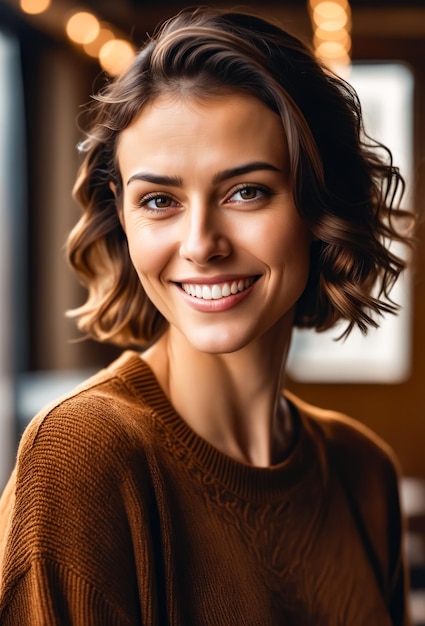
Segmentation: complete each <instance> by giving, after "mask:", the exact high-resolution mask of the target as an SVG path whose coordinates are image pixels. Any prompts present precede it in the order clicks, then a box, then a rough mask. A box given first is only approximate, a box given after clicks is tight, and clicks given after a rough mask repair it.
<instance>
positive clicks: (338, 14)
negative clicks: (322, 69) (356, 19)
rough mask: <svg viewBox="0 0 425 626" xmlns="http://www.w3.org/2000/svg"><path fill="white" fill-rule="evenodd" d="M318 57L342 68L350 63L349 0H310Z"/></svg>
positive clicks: (329, 64)
mask: <svg viewBox="0 0 425 626" xmlns="http://www.w3.org/2000/svg"><path fill="white" fill-rule="evenodd" d="M309 9H310V16H311V21H312V25H313V35H314V36H313V42H314V49H315V52H316V55H317V57H318V58H319V59H320V60H321V61H322V62H323V63H324V64H325V65H327V66H328V67H330V68H332V69H337V70H341V68H342V67H343V66H348V65H349V64H350V53H351V9H350V5H349V2H348V0H309Z"/></svg>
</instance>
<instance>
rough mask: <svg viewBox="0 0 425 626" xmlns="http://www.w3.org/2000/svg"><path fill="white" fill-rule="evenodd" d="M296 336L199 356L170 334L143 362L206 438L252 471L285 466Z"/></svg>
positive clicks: (285, 335)
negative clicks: (289, 364) (287, 388)
mask: <svg viewBox="0 0 425 626" xmlns="http://www.w3.org/2000/svg"><path fill="white" fill-rule="evenodd" d="M289 342H290V330H289V329H288V330H287V332H280V333H279V334H278V335H277V337H276V333H270V337H268V336H264V337H261V338H260V339H259V340H257V341H256V342H252V343H251V344H249V345H248V346H246V347H245V348H243V349H242V350H239V351H238V352H235V353H231V354H208V353H204V352H199V351H197V350H196V349H194V348H193V346H191V345H190V344H189V343H188V342H187V341H186V339H185V338H184V337H183V336H182V335H181V334H180V333H179V332H178V331H176V330H175V329H173V328H170V329H169V330H168V331H167V332H166V333H165V334H164V335H163V336H162V337H161V338H160V339H159V341H157V342H156V343H155V344H154V345H153V346H152V347H151V348H150V349H149V350H147V351H146V352H145V353H144V354H143V359H144V360H145V361H146V362H147V363H148V365H150V367H151V368H152V370H153V372H154V373H155V375H156V377H157V378H158V381H159V383H160V385H161V386H162V388H163V390H164V391H165V393H166V395H167V396H168V398H169V399H170V401H171V403H172V404H173V406H174V408H175V409H176V411H177V412H178V413H179V414H180V415H181V417H182V418H183V419H184V420H185V421H186V422H187V424H188V425H189V426H190V427H191V428H192V429H193V430H194V431H195V432H196V433H197V434H198V435H199V436H201V437H202V438H204V439H205V440H206V441H208V442H209V443H210V444H211V445H213V446H214V447H216V448H217V449H219V450H220V451H221V452H223V453H224V454H227V455H228V456H230V457H232V458H234V459H236V460H238V461H240V462H243V463H247V464H250V465H255V466H261V467H268V466H270V465H273V464H275V463H276V462H278V461H281V460H282V459H283V458H284V457H285V456H286V454H287V453H288V451H289V449H290V448H291V445H292V439H293V424H292V418H291V415H290V411H289V407H288V404H287V402H286V400H285V399H284V398H283V397H282V386H283V374H284V366H285V362H286V356H287V352H288V348H289Z"/></svg>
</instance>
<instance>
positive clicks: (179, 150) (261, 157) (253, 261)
mask: <svg viewBox="0 0 425 626" xmlns="http://www.w3.org/2000/svg"><path fill="white" fill-rule="evenodd" d="M117 157H118V163H119V168H120V172H121V176H122V180H123V203H122V215H121V219H122V223H123V226H124V229H125V232H126V234H127V238H128V246H129V251H130V256H131V259H132V262H133V264H134V267H135V269H136V271H137V273H138V276H139V278H140V281H141V283H142V285H143V288H144V290H145V291H146V294H147V295H148V297H149V298H150V299H151V301H152V302H153V304H154V305H155V306H156V307H157V309H158V310H159V311H160V312H161V313H162V314H163V316H164V317H165V318H166V319H167V320H168V322H169V323H170V332H171V333H173V332H176V331H177V332H178V333H180V334H181V335H183V337H184V338H185V339H186V340H187V341H188V342H189V343H190V344H191V345H192V346H193V347H195V348H196V349H198V350H201V351H204V352H209V353H227V352H234V351H236V350H238V349H241V348H243V347H244V346H245V345H247V344H248V343H250V342H252V341H255V340H257V339H259V338H260V337H262V336H264V335H265V334H267V333H270V332H271V333H273V332H276V333H277V335H276V338H277V337H278V335H279V334H281V333H282V329H283V327H285V328H288V326H290V325H291V324H292V319H293V310H294V305H295V303H296V302H297V300H298V298H299V297H300V295H301V294H302V292H303V290H304V287H305V285H306V281H307V277H308V271H309V247H310V234H309V231H308V229H307V227H306V225H305V224H304V222H303V221H302V219H301V218H300V216H299V215H298V213H297V211H296V208H295V205H294V200H293V196H292V191H291V188H290V186H289V179H288V174H287V173H288V150H287V144H286V139H285V135H284V132H283V128H282V125H281V121H280V118H279V117H278V116H277V115H276V114H275V113H273V112H272V111H271V110H269V109H268V108H267V107H265V105H263V104H262V103H261V102H260V101H259V100H257V99H256V98H254V97H251V96H246V95H223V96H217V97H212V98H210V99H208V100H206V101H202V102H200V101H199V100H197V99H188V98H185V99H180V98H178V97H171V96H164V97H161V98H158V99H157V100H155V101H154V102H153V103H151V104H150V105H148V106H146V107H145V108H144V109H143V110H142V112H141V113H140V114H139V116H138V117H137V118H136V119H135V121H134V122H133V123H132V124H131V125H130V126H129V127H128V128H127V129H125V130H124V131H123V132H122V133H121V136H120V139H119V142H118V147H117Z"/></svg>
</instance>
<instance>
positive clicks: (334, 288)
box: [67, 8, 408, 346]
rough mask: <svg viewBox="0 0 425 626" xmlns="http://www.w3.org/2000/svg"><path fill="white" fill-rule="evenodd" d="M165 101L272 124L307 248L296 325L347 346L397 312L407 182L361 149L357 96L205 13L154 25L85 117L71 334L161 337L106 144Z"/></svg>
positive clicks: (266, 28)
mask: <svg viewBox="0 0 425 626" xmlns="http://www.w3.org/2000/svg"><path fill="white" fill-rule="evenodd" d="M170 92H172V93H178V94H182V95H189V96H195V97H207V96H208V95H209V94H210V95H212V94H216V93H220V92H230V93H244V94H250V95H252V96H255V97H256V98H258V99H259V100H261V101H262V102H263V103H264V104H265V105H266V106H268V107H269V108H270V109H271V110H272V111H274V112H276V113H277V114H278V115H279V116H280V118H281V120H282V125H283V128H284V130H285V133H286V137H287V142H288V147H289V160H290V163H289V170H290V174H289V175H290V178H291V181H292V189H293V194H294V199H295V204H296V207H297V210H298V212H299V214H300V215H301V216H302V217H303V218H304V220H305V221H306V223H307V224H308V226H309V228H310V230H311V233H312V235H313V238H314V241H313V243H312V246H311V264H310V275H309V279H308V284H307V287H306V289H305V291H304V294H303V295H302V297H301V298H300V300H299V302H298V304H297V308H296V315H295V325H296V326H298V327H309V328H315V329H316V330H318V331H322V330H326V329H328V328H330V327H332V326H333V325H335V323H336V322H338V321H339V320H346V321H347V327H346V330H345V332H344V333H343V335H347V334H348V333H349V332H350V331H351V330H352V329H353V327H354V326H356V325H357V326H358V327H359V328H360V330H361V331H362V332H366V331H367V328H368V327H369V326H377V319H378V318H379V316H381V315H382V314H383V313H388V312H395V311H396V310H397V306H396V305H395V304H394V303H393V302H392V301H391V300H390V299H389V292H390V289H391V287H392V285H393V284H394V282H395V281H396V279H397V277H398V276H399V274H400V272H401V271H402V270H403V269H404V267H405V262H404V260H403V259H402V258H399V257H398V256H396V255H395V254H394V252H393V251H391V250H390V249H389V244H390V243H391V242H393V241H401V242H404V243H406V242H407V241H408V239H407V236H406V234H405V233H403V232H402V231H401V230H400V223H401V222H403V221H405V220H404V218H405V217H406V216H407V213H406V212H405V211H403V210H402V209H400V206H399V203H400V198H401V195H402V192H403V187H404V182H403V179H402V177H401V175H400V173H399V171H398V169H397V168H396V167H394V166H393V164H392V158H391V153H390V152H389V150H387V149H386V148H384V146H382V145H381V144H379V143H376V142H373V141H371V140H369V139H367V138H366V135H365V133H364V129H363V123H362V115H361V108H360V103H359V101H358V98H357V95H356V93H355V91H354V90H353V89H352V88H351V87H350V86H349V85H348V84H347V83H346V82H345V81H343V80H342V79H340V78H338V77H336V76H335V75H334V74H332V73H331V72H329V71H327V70H326V69H325V68H323V67H322V66H321V65H320V64H319V63H318V61H317V60H316V59H315V57H314V55H313V53H312V52H311V51H310V50H309V49H308V48H307V47H306V46H305V45H304V44H303V43H302V42H301V41H299V40H298V39H297V38H295V37H293V36H292V35H290V34H288V33H287V32H285V31H283V30H282V29H281V28H279V27H278V26H276V25H274V24H272V23H269V22H267V21H264V20H263V19H261V18H259V17H256V16H253V15H248V14H242V13H233V12H223V11H217V10H212V9H204V8H202V9H195V10H190V11H184V12H182V13H180V14H179V15H177V16H176V17H175V18H173V19H171V20H169V21H167V22H166V23H165V24H164V25H163V26H162V27H160V28H159V29H158V31H157V32H156V33H155V35H154V36H153V37H152V38H150V39H149V40H148V41H147V43H146V44H145V46H144V47H143V48H142V50H141V51H140V52H139V54H138V55H137V57H136V59H135V60H134V62H133V63H132V65H131V67H130V68H129V69H128V71H127V72H126V73H125V74H124V75H122V76H121V77H119V78H118V79H116V80H114V81H111V82H110V84H108V85H107V86H106V87H105V88H104V89H103V90H102V91H101V92H100V93H99V94H98V95H97V96H95V98H94V102H93V103H92V105H91V107H90V121H89V126H88V131H87V132H86V136H85V140H84V141H83V142H82V144H81V150H82V152H83V153H84V155H85V157H84V162H83V163H82V167H81V170H80V173H79V176H78V179H77V182H76V185H75V189H74V194H75V198H76V200H77V201H78V202H79V204H80V205H81V207H82V209H83V215H82V217H81V219H80V221H79V222H78V224H77V225H76V226H75V228H74V229H73V231H72V232H71V234H70V236H69V239H68V248H67V249H68V257H69V260H70V263H71V265H72V267H73V268H74V269H75V270H76V272H77V274H78V275H79V277H80V279H81V281H82V282H83V283H84V284H85V285H86V287H87V288H88V299H87V302H86V303H85V304H84V305H83V306H81V307H79V308H78V309H76V310H74V311H71V312H70V313H69V315H71V316H75V317H77V318H78V325H79V328H80V329H82V330H84V331H85V332H86V333H87V334H88V335H89V336H92V337H94V338H96V339H98V340H100V341H110V342H112V343H115V344H117V345H121V346H130V345H146V344H147V343H149V342H152V341H154V340H155V339H156V338H157V337H159V336H160V334H161V333H162V332H163V331H164V330H165V328H166V327H167V321H166V320H165V319H164V317H163V316H162V315H161V314H160V313H159V311H158V310H157V309H156V308H155V307H154V305H153V304H152V303H151V302H150V301H149V300H148V298H147V296H146V294H145V292H144V291H143V288H142V286H141V284H140V281H139V279H138V276H137V274H136V271H135V269H134V268H133V266H132V263H131V261H130V257H129V253H128V249H127V242H126V237H125V234H124V232H123V230H122V228H121V225H120V221H119V219H118V210H119V205H120V199H121V194H122V181H121V176H120V172H119V169H118V167H117V161H116V146H117V140H118V137H119V135H120V133H121V132H122V131H123V130H124V129H125V128H126V127H128V126H129V125H130V124H131V123H132V121H133V120H134V119H135V117H136V116H137V114H138V113H139V112H140V111H141V110H142V109H143V107H144V106H146V104H147V103H149V102H151V101H152V100H154V99H155V98H157V97H158V96H160V95H162V94H164V93H170ZM111 183H113V184H114V185H115V188H116V197H115V196H114V194H113V193H112V191H111V186H110V185H111ZM399 218H403V219H399Z"/></svg>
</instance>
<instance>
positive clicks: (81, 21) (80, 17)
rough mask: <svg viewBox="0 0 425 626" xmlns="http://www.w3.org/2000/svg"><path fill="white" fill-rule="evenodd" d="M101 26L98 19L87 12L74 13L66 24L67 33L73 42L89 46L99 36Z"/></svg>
mask: <svg viewBox="0 0 425 626" xmlns="http://www.w3.org/2000/svg"><path fill="white" fill-rule="evenodd" d="M99 30H100V24H99V20H98V19H97V17H95V16H94V15H93V14H92V13H88V12H87V11H81V12H78V13H74V15H72V17H70V18H69V20H68V22H67V24H66V33H67V35H68V37H69V38H70V39H71V41H74V42H75V43H79V44H87V43H90V42H91V41H94V40H95V39H96V37H97V36H98V34H99Z"/></svg>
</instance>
